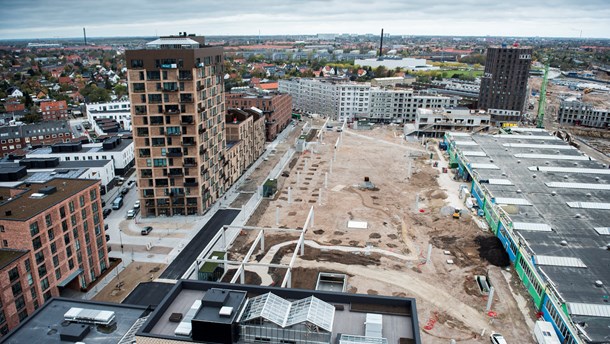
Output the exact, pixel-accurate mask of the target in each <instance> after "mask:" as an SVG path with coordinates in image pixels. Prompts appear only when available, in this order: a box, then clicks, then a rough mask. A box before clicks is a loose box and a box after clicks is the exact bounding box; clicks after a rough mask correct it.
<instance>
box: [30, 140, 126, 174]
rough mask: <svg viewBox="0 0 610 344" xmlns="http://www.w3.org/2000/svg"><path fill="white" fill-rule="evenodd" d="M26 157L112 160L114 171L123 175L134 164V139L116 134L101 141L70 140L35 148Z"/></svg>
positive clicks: (61, 159)
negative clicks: (85, 142) (82, 141)
mask: <svg viewBox="0 0 610 344" xmlns="http://www.w3.org/2000/svg"><path fill="white" fill-rule="evenodd" d="M26 158H38V159H44V158H59V161H61V162H63V161H97V160H112V161H113V164H114V173H115V174H116V175H123V174H125V173H126V172H127V171H129V169H130V168H132V167H133V166H134V160H135V158H134V141H133V140H130V139H124V138H121V137H118V136H114V137H112V138H109V139H106V140H105V141H104V142H102V143H88V144H82V143H80V142H70V143H63V144H55V145H53V146H50V147H42V148H38V149H35V150H33V151H31V152H29V153H27V154H26Z"/></svg>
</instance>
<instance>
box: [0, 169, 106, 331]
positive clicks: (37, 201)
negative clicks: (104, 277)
mask: <svg viewBox="0 0 610 344" xmlns="http://www.w3.org/2000/svg"><path fill="white" fill-rule="evenodd" d="M99 189H100V181H99V180H90V179H64V178H61V179H60V178H57V179H52V180H50V181H48V182H46V183H42V184H25V185H23V186H20V187H14V188H0V243H1V244H2V249H1V250H0V301H1V302H2V305H1V306H0V333H1V334H4V333H5V330H6V328H8V329H11V328H13V327H15V326H17V325H18V324H19V322H20V321H22V320H23V319H25V318H26V317H27V316H28V315H29V314H32V313H33V312H34V311H35V310H36V309H37V308H38V307H40V305H42V304H43V303H44V302H45V301H47V300H49V299H50V298H51V297H53V296H59V295H60V293H61V290H62V289H64V288H70V289H76V290H79V289H86V288H88V287H89V286H90V284H91V283H92V282H93V281H95V280H96V279H97V278H98V277H99V276H100V275H101V274H102V273H103V272H104V271H105V270H106V269H108V266H109V260H108V249H107V247H106V237H105V230H104V220H103V216H102V205H101V198H100V195H99Z"/></svg>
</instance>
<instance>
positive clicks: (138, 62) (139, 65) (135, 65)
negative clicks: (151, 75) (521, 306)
mask: <svg viewBox="0 0 610 344" xmlns="http://www.w3.org/2000/svg"><path fill="white" fill-rule="evenodd" d="M131 68H144V60H137V59H133V60H131Z"/></svg>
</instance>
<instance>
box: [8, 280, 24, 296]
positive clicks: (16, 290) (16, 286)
mask: <svg viewBox="0 0 610 344" xmlns="http://www.w3.org/2000/svg"><path fill="white" fill-rule="evenodd" d="M11 290H12V291H13V297H17V296H19V295H21V292H22V291H23V289H22V288H21V283H20V282H19V281H17V283H15V284H13V285H11Z"/></svg>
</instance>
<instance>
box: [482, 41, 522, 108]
mask: <svg viewBox="0 0 610 344" xmlns="http://www.w3.org/2000/svg"><path fill="white" fill-rule="evenodd" d="M531 62H532V48H531V47H521V46H519V45H518V44H515V45H513V46H507V45H505V44H504V45H502V46H494V47H489V48H487V58H486V60H485V72H484V74H483V76H482V77H481V88H480V93H479V108H480V109H483V110H487V109H499V110H514V111H521V112H522V111H525V104H526V99H527V79H528V77H529V71H530V64H531Z"/></svg>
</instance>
